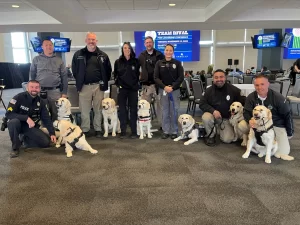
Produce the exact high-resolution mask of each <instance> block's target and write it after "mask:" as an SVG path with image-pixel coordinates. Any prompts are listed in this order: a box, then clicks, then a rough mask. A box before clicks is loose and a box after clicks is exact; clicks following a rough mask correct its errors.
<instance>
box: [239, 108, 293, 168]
mask: <svg viewBox="0 0 300 225" xmlns="http://www.w3.org/2000/svg"><path fill="white" fill-rule="evenodd" d="M252 115H253V117H252V120H253V121H255V125H254V127H253V128H250V133H249V136H248V143H247V150H246V152H245V153H244V154H243V158H248V157H249V155H250V152H251V151H253V152H255V153H257V154H258V157H260V158H261V157H263V156H265V162H266V163H271V156H273V155H274V156H275V157H276V158H281V159H283V160H293V159H294V157H292V156H289V155H283V154H276V152H277V150H278V143H277V141H276V139H275V138H276V136H275V131H274V129H273V120H272V113H271V111H270V110H269V109H267V108H266V107H265V106H262V105H259V106H256V107H255V108H254V109H253V111H252Z"/></svg>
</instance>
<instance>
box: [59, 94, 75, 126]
mask: <svg viewBox="0 0 300 225" xmlns="http://www.w3.org/2000/svg"><path fill="white" fill-rule="evenodd" d="M55 105H56V107H57V120H67V121H70V122H72V123H74V124H75V121H72V120H71V118H72V119H73V117H72V113H71V103H70V101H69V100H68V99H67V98H59V99H58V100H57V101H55Z"/></svg>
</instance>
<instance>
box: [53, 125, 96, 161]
mask: <svg viewBox="0 0 300 225" xmlns="http://www.w3.org/2000/svg"><path fill="white" fill-rule="evenodd" d="M53 126H54V127H55V128H57V129H58V130H59V131H60V136H59V138H58V140H57V142H56V147H57V148H59V147H60V142H61V141H62V138H63V139H64V141H65V151H66V153H67V157H72V156H73V154H72V152H73V147H72V146H71V145H70V144H69V143H72V142H73V141H74V140H75V139H77V138H78V137H80V138H79V139H78V141H77V142H76V143H75V147H76V148H78V149H81V150H85V151H89V152H90V153H92V154H96V153H98V151H97V150H95V149H93V148H92V147H91V146H90V145H89V144H88V143H87V141H86V140H85V135H84V134H83V133H82V130H81V129H80V127H79V126H77V125H74V124H72V123H71V122H69V121H66V120H55V121H54V122H53Z"/></svg>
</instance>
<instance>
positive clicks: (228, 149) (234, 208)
mask: <svg viewBox="0 0 300 225" xmlns="http://www.w3.org/2000/svg"><path fill="white" fill-rule="evenodd" d="M18 90H20V89H18ZM18 90H5V91H4V96H5V101H6V103H7V102H8V101H9V100H8V99H10V97H11V96H12V95H14V94H15V93H17V92H18ZM183 105H186V104H183ZM184 109H185V107H184V106H183V107H182V111H184ZM1 110H2V111H1ZM3 112H4V110H3V109H2V108H1V109H0V113H2V114H3ZM199 116H200V112H197V115H196V118H199ZM299 124H300V120H295V125H296V126H295V127H296V134H295V137H294V138H293V139H292V140H291V152H292V154H291V155H293V156H294V157H295V160H294V161H291V162H287V161H282V160H279V159H276V158H272V164H270V165H269V164H266V163H264V159H261V158H258V157H257V156H256V155H252V154H251V155H250V158H249V159H242V154H243V153H244V151H245V148H243V147H241V146H239V143H234V144H220V145H219V146H217V147H208V146H206V145H205V144H204V143H203V141H202V140H200V141H199V142H197V143H194V144H192V145H189V146H184V145H183V141H181V142H179V143H175V142H173V141H172V140H170V139H168V140H161V139H160V134H159V133H155V135H154V138H153V139H145V140H138V139H136V140H131V139H124V140H120V139H118V138H113V137H109V138H108V139H107V140H103V139H97V138H95V137H92V138H90V139H88V140H89V143H90V144H91V145H92V146H93V148H95V149H97V150H98V151H99V153H98V154H97V155H92V154H90V153H89V152H84V151H80V150H76V151H75V152H74V155H73V157H72V158H66V156H65V153H64V149H63V148H59V149H56V148H48V149H28V150H27V151H26V152H24V151H23V150H22V151H21V154H20V157H19V158H16V159H10V158H9V150H10V146H11V143H10V140H9V136H8V133H7V131H6V132H0V142H1V143H2V145H1V151H0V224H1V225H10V224H16V225H19V224H20V225H21V224H22V225H23V224H24V225H25V224H26V225H27V224H28V225H46V224H58V225H63V224H70V225H71V224H72V225H94V224H101V225H102V224H103V225H138V224H143V225H202V224H203V225H210V224H216V225H217V224H218V225H222V224H228V225H235V224H236V225H238V224H239V225H241V224H243V225H248V224H262V225H294V224H300V172H299V171H300V164H299V159H300V153H299V146H300V141H299V137H300V132H299Z"/></svg>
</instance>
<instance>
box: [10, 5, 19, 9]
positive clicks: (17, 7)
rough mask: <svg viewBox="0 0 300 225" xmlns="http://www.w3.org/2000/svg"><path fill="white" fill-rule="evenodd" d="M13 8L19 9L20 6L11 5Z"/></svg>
mask: <svg viewBox="0 0 300 225" xmlns="http://www.w3.org/2000/svg"><path fill="white" fill-rule="evenodd" d="M11 7H13V8H19V7H20V6H18V5H11Z"/></svg>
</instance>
